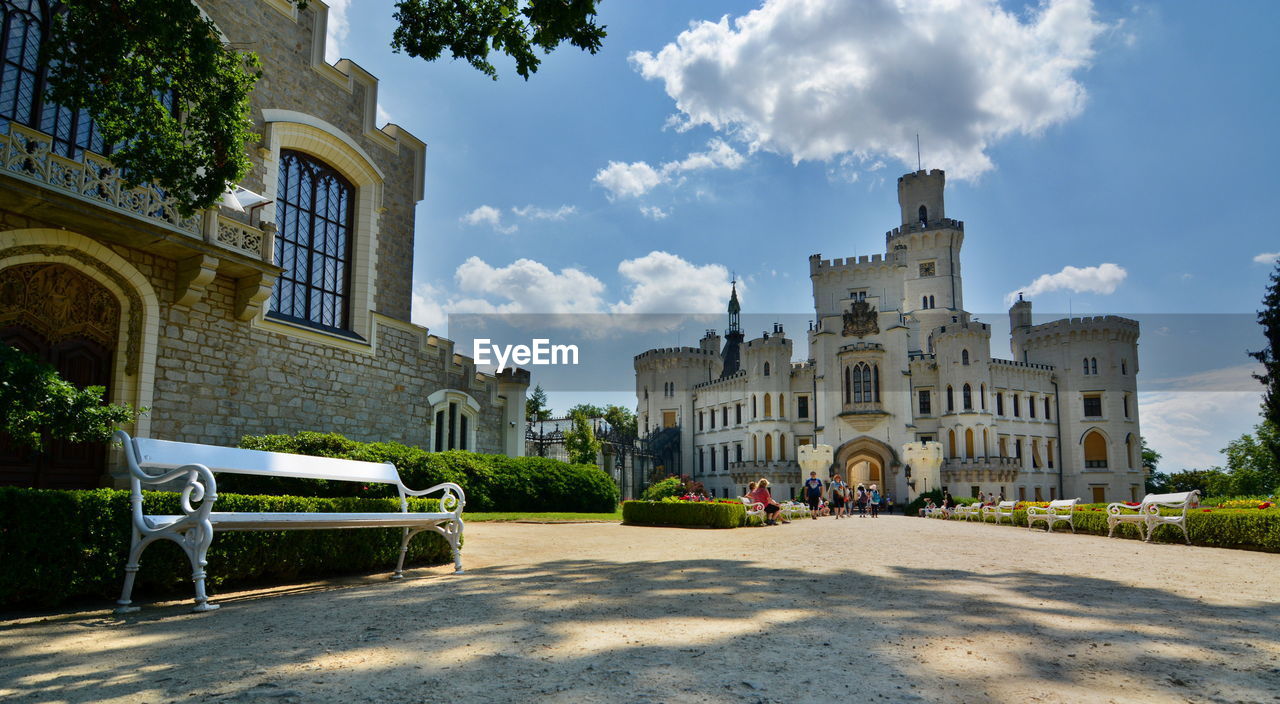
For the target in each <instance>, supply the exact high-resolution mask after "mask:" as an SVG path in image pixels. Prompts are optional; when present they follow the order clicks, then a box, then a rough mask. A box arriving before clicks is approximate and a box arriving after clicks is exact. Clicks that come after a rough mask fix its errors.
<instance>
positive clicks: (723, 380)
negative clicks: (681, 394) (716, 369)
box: [693, 369, 747, 389]
mask: <svg viewBox="0 0 1280 704" xmlns="http://www.w3.org/2000/svg"><path fill="white" fill-rule="evenodd" d="M746 377H747V370H745V369H739V370H738V371H736V372H734V373H732V374H730V375H729V376H722V377H720V378H719V379H712V380H711V381H703V382H699V383H697V384H694V385H693V388H694V389H705V388H709V387H712V386H722V385H725V384H728V383H729V382H731V381H736V380H738V379H745V378H746Z"/></svg>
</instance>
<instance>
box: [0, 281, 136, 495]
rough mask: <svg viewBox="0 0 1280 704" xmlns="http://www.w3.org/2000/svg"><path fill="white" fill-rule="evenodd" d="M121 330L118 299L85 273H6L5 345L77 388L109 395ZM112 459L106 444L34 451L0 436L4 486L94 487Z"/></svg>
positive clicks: (1, 326) (0, 333)
mask: <svg viewBox="0 0 1280 704" xmlns="http://www.w3.org/2000/svg"><path fill="white" fill-rule="evenodd" d="M119 333H120V303H119V301H117V300H116V297H115V296H114V295H113V294H112V293H111V291H109V290H108V289H107V288H106V287H104V286H102V285H101V284H99V283H98V282H97V281H94V280H93V279H92V278H90V277H88V276H86V275H85V274H83V273H81V272H79V271H77V270H75V269H73V268H71V267H69V266H66V265H63V264H43V263H42V264H20V265H16V266H11V267H7V268H5V269H3V270H0V343H2V344H7V345H10V346H11V347H15V348H17V349H19V350H22V351H23V352H26V353H27V354H30V355H32V356H34V357H35V358H36V359H39V360H40V361H42V362H45V363H46V364H49V365H51V366H52V367H53V368H54V369H56V370H57V371H58V373H59V374H60V375H61V376H62V378H64V379H66V380H67V381H69V382H71V383H72V384H75V385H76V386H78V387H81V388H83V387H86V386H102V387H104V388H106V389H107V390H108V394H109V392H110V389H111V386H112V384H111V370H112V361H113V356H114V351H115V347H116V341H117V339H118V337H119ZM106 400H108V401H109V400H110V399H109V398H108V399H106ZM106 458H107V446H106V444H105V443H96V444H86V443H74V444H73V443H69V442H65V441H50V442H47V443H46V445H45V447H44V448H42V450H41V451H39V452H36V451H33V450H30V449H28V448H26V447H25V446H19V445H18V444H17V443H15V442H13V441H12V440H11V439H10V438H8V437H7V436H5V435H3V434H0V485H16V486H27V487H36V488H41V489H91V488H96V487H98V486H99V485H100V483H101V480H102V476H103V474H104V473H105V470H106Z"/></svg>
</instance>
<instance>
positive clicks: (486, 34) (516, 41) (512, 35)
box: [391, 0, 606, 81]
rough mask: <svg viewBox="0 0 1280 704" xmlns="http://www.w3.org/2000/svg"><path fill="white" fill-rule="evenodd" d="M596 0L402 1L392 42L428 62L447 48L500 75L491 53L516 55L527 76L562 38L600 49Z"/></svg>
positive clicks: (602, 30)
mask: <svg viewBox="0 0 1280 704" xmlns="http://www.w3.org/2000/svg"><path fill="white" fill-rule="evenodd" d="M596 3H597V0H400V2H397V3H396V14H395V18H396V20H397V21H398V22H399V23H400V24H399V26H398V27H396V29H395V32H394V34H393V35H392V40H391V46H392V48H393V49H395V50H396V51H397V52H400V51H403V52H404V53H406V54H408V55H410V56H417V57H421V58H423V59H426V60H427V61H435V60H436V59H438V58H440V57H441V55H443V54H444V52H445V50H446V49H447V50H448V51H449V53H450V54H452V56H453V58H455V59H466V60H467V62H468V63H470V64H471V65H472V66H474V67H475V68H477V69H479V70H480V71H481V72H483V73H484V74H485V75H486V76H489V77H490V78H492V79H494V80H497V79H498V71H497V69H495V68H494V67H493V64H491V63H489V52H490V51H491V50H492V51H500V52H502V53H504V54H506V55H507V56H510V57H511V58H513V59H515V62H516V73H518V74H520V75H521V76H522V77H523V78H524V79H525V80H526V81H527V80H529V74H531V73H535V72H537V70H538V66H539V65H540V64H541V63H542V60H541V59H540V58H538V54H537V50H538V49H541V50H542V53H544V54H549V53H551V52H552V51H553V50H555V48H556V47H558V46H560V44H561V42H566V41H567V42H569V43H570V44H572V45H573V46H576V47H578V48H579V49H583V50H585V51H588V52H590V53H592V54H594V53H596V52H597V51H599V50H600V46H601V41H602V40H603V39H604V38H605V36H606V33H605V27H604V26H603V25H597V24H596V20H595V17H596Z"/></svg>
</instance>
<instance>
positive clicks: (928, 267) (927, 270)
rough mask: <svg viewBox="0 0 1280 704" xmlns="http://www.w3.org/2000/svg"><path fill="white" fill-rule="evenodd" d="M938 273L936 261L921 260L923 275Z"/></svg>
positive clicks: (921, 274) (921, 273) (921, 272)
mask: <svg viewBox="0 0 1280 704" xmlns="http://www.w3.org/2000/svg"><path fill="white" fill-rule="evenodd" d="M936 275H937V271H936V269H935V265H934V262H920V276H921V277H925V276H936Z"/></svg>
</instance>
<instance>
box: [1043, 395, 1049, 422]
mask: <svg viewBox="0 0 1280 704" xmlns="http://www.w3.org/2000/svg"><path fill="white" fill-rule="evenodd" d="M1044 419H1045V420H1049V397H1048V396H1045V397H1044Z"/></svg>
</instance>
